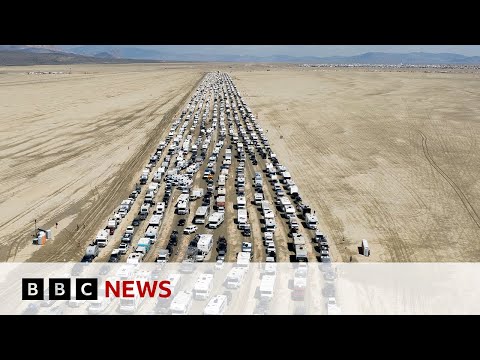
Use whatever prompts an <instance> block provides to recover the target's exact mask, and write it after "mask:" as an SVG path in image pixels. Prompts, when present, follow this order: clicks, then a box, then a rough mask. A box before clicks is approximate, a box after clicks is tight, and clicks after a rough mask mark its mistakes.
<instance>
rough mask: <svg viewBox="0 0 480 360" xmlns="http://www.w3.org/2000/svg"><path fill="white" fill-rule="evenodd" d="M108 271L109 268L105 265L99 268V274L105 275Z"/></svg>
mask: <svg viewBox="0 0 480 360" xmlns="http://www.w3.org/2000/svg"><path fill="white" fill-rule="evenodd" d="M109 271H110V266H109V265H106V264H105V265H103V266H102V267H101V268H100V271H99V274H100V275H107V274H108V272H109Z"/></svg>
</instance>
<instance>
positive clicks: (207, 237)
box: [197, 234, 213, 255]
mask: <svg viewBox="0 0 480 360" xmlns="http://www.w3.org/2000/svg"><path fill="white" fill-rule="evenodd" d="M212 247H213V235H212V234H201V235H200V238H199V239H198V242H197V249H198V250H200V251H201V252H203V254H205V255H207V254H209V253H210V251H211V250H212Z"/></svg>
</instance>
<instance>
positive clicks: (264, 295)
mask: <svg viewBox="0 0 480 360" xmlns="http://www.w3.org/2000/svg"><path fill="white" fill-rule="evenodd" d="M275 280H276V276H275V275H263V276H262V280H261V282H260V300H261V301H270V300H271V299H272V298H273V293H274V290H275Z"/></svg>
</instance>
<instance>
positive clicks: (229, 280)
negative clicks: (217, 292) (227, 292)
mask: <svg viewBox="0 0 480 360" xmlns="http://www.w3.org/2000/svg"><path fill="white" fill-rule="evenodd" d="M245 272H246V269H245V268H244V267H233V268H232V269H230V271H229V272H228V274H227V277H226V279H225V286H226V287H227V289H238V288H239V287H240V286H241V285H242V282H243V279H244V277H245Z"/></svg>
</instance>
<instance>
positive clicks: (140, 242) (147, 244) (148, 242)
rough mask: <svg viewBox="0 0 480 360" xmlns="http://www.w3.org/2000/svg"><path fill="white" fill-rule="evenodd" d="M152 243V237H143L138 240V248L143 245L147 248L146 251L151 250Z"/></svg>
mask: <svg viewBox="0 0 480 360" xmlns="http://www.w3.org/2000/svg"><path fill="white" fill-rule="evenodd" d="M151 245H152V240H151V239H150V238H146V237H145V238H141V239H140V240H138V244H137V249H138V248H140V247H143V248H144V249H145V253H147V252H149V251H150V247H151Z"/></svg>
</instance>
